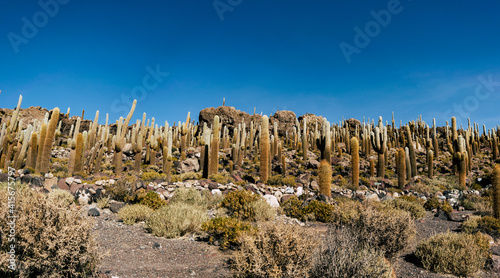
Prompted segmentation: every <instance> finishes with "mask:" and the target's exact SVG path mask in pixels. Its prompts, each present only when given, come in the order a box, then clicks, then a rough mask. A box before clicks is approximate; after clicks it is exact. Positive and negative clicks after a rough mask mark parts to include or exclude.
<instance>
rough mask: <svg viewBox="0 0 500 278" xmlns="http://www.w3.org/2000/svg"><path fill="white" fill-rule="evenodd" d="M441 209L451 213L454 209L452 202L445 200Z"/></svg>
mask: <svg viewBox="0 0 500 278" xmlns="http://www.w3.org/2000/svg"><path fill="white" fill-rule="evenodd" d="M441 210H442V211H444V212H446V213H447V214H450V213H451V212H452V211H453V208H452V207H451V205H450V203H448V201H444V203H443V205H442V206H441Z"/></svg>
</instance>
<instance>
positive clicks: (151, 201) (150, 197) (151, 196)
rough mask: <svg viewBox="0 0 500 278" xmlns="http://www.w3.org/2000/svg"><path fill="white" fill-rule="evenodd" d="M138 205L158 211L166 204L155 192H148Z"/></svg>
mask: <svg viewBox="0 0 500 278" xmlns="http://www.w3.org/2000/svg"><path fill="white" fill-rule="evenodd" d="M139 203H140V204H141V205H145V206H148V207H150V208H152V209H159V208H161V207H162V206H165V205H166V204H167V203H165V201H164V200H162V198H161V197H160V196H159V195H158V193H156V192H155V191H149V192H148V193H146V196H144V198H141V199H140V201H139Z"/></svg>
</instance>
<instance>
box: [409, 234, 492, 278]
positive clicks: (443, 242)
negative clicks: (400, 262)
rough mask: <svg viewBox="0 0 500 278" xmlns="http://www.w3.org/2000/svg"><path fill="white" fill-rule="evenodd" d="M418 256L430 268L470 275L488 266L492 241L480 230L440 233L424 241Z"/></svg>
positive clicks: (440, 271)
mask: <svg viewBox="0 0 500 278" xmlns="http://www.w3.org/2000/svg"><path fill="white" fill-rule="evenodd" d="M415 255H416V256H417V258H418V259H419V260H420V262H421V263H422V265H423V266H424V268H426V269H428V270H431V271H434V272H439V273H449V274H455V275H458V276H468V275H471V274H474V273H476V272H477V271H478V270H479V269H481V268H483V267H484V266H485V263H486V261H487V259H488V258H489V257H490V253H489V240H488V238H487V237H485V236H484V235H482V234H481V233H477V234H475V235H470V234H464V233H452V232H447V233H441V234H437V235H435V236H433V237H431V238H428V239H426V240H424V241H422V242H421V243H420V244H419V245H418V246H417V250H416V251H415Z"/></svg>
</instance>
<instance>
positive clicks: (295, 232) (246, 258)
mask: <svg viewBox="0 0 500 278" xmlns="http://www.w3.org/2000/svg"><path fill="white" fill-rule="evenodd" d="M316 246H317V239H316V236H315V235H314V234H313V233H312V232H311V231H310V230H307V229H304V228H301V227H299V226H290V225H285V224H273V223H265V224H263V225H262V226H260V227H259V231H258V232H257V233H255V234H244V235H243V236H242V237H241V246H240V249H239V250H238V251H236V252H235V253H234V256H233V260H232V261H231V264H230V265H231V268H232V269H233V270H234V271H235V276H236V277H308V272H309V269H310V267H311V266H312V260H313V256H312V255H313V253H314V249H315V248H316Z"/></svg>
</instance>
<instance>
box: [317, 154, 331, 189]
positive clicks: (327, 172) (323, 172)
mask: <svg viewBox="0 0 500 278" xmlns="http://www.w3.org/2000/svg"><path fill="white" fill-rule="evenodd" d="M318 172H319V174H318V175H319V176H318V179H319V181H318V183H319V193H320V194H324V195H326V196H328V197H332V192H331V190H330V186H331V184H332V167H331V166H330V163H328V161H326V160H324V159H323V160H322V161H321V163H320V164H319V170H318Z"/></svg>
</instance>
